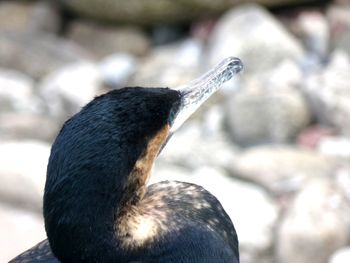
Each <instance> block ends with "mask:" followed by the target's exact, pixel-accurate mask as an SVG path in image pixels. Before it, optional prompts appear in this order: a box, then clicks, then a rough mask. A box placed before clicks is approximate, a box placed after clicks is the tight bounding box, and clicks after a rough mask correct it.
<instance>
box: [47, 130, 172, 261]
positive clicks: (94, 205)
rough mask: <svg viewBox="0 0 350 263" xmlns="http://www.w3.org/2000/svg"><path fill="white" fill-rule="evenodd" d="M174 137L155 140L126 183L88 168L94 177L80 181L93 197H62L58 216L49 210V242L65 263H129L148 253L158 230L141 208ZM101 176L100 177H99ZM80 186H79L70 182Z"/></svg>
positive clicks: (83, 194)
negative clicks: (144, 251)
mask: <svg viewBox="0 0 350 263" xmlns="http://www.w3.org/2000/svg"><path fill="white" fill-rule="evenodd" d="M168 135H169V126H168V125H166V126H164V128H162V129H161V130H160V131H159V132H158V133H156V134H155V135H154V136H153V137H152V138H150V139H149V140H148V143H147V146H146V148H145V149H144V151H143V152H142V154H141V155H140V156H139V158H138V159H137V160H136V162H135V163H134V165H133V168H132V169H131V172H130V173H129V174H128V175H126V176H124V177H123V178H122V179H121V181H120V182H119V181H116V178H113V176H111V175H110V174H107V172H108V170H110V169H103V170H104V171H102V172H101V169H100V170H99V169H96V170H94V168H91V167H88V168H89V169H88V172H89V173H88V174H85V175H83V176H80V177H79V178H80V182H79V183H84V184H85V185H89V190H88V191H87V190H86V189H83V190H82V191H81V192H67V193H66V194H68V195H72V196H61V198H62V200H63V201H59V202H56V206H60V207H59V208H58V209H57V207H56V208H55V210H54V212H53V213H50V211H51V208H46V213H45V223H46V230H47V233H48V238H49V241H50V245H51V246H52V248H53V251H54V253H55V254H56V256H58V258H59V259H60V260H61V261H67V262H71V261H72V260H73V261H89V262H93V261H94V260H97V259H99V258H100V259H101V258H103V259H106V260H102V261H106V262H108V261H115V260H118V262H124V260H126V259H129V258H130V257H132V254H133V253H134V252H133V251H137V250H139V249H141V248H142V246H143V244H144V243H145V242H146V241H147V240H148V239H149V237H150V236H152V235H153V234H152V233H154V229H155V227H156V226H155V225H154V221H153V220H152V219H151V218H147V217H145V216H144V214H143V212H142V208H141V207H140V203H141V201H142V199H143V197H144V195H145V192H146V184H147V181H148V178H149V176H150V173H151V170H152V166H153V163H154V161H155V158H156V157H157V155H158V153H159V150H160V148H161V146H162V145H163V143H164V142H165V141H166V138H167V137H168ZM121 160H122V161H123V158H121ZM97 173H99V176H98V177H94V174H97ZM117 179H118V178H117ZM118 180H119V179H118ZM74 183H77V182H73V181H72V182H70V184H74ZM62 190H63V191H62V193H60V194H61V195H63V194H64V189H62ZM50 198H57V191H55V195H52V196H50V195H49V194H48V195H47V196H46V202H47V205H48V206H49V203H50ZM72 199H75V200H74V201H73V202H72ZM64 200H68V201H67V203H66V202H65V201H64ZM56 201H57V200H56ZM44 208H45V207H44ZM44 210H45V209H44Z"/></svg>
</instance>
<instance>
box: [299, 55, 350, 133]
mask: <svg viewBox="0 0 350 263" xmlns="http://www.w3.org/2000/svg"><path fill="white" fill-rule="evenodd" d="M349 71H350V60H349V57H348V56H347V55H346V54H345V53H344V52H341V51H337V52H334V54H333V55H332V58H331V62H330V63H329V64H328V65H327V67H325V68H324V69H323V70H321V71H319V72H315V73H314V74H311V75H309V76H308V77H307V78H306V79H305V81H304V82H303V85H302V86H301V88H302V89H303V91H304V94H305V97H306V98H307V100H308V102H309V105H310V108H311V110H312V111H313V114H314V115H315V116H316V118H317V120H318V122H320V123H321V124H324V125H329V126H332V127H335V128H337V129H338V130H339V131H340V132H341V133H343V134H345V135H349V134H350V107H349V105H350V85H349V83H350V77H349V74H348V72H349Z"/></svg>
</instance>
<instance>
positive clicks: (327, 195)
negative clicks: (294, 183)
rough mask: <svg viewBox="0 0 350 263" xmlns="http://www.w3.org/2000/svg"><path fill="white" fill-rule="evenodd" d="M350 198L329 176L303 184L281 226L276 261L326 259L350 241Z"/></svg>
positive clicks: (295, 262)
mask: <svg viewBox="0 0 350 263" xmlns="http://www.w3.org/2000/svg"><path fill="white" fill-rule="evenodd" d="M349 215H350V202H349V199H347V197H346V195H345V193H344V192H343V191H342V189H341V188H340V187H339V185H337V184H336V183H335V182H334V181H332V180H330V179H327V178H326V179H325V178H323V179H320V178H319V179H314V180H311V181H310V182H308V183H307V184H306V185H304V187H303V189H302V191H301V192H300V193H299V194H298V195H297V196H296V198H295V200H294V201H293V202H292V205H291V207H290V208H289V210H288V211H287V212H286V214H285V215H284V218H283V221H282V223H281V225H280V227H279V230H278V241H277V249H276V250H277V262H281V263H289V262H290V263H292V262H293V263H309V262H313V263H325V262H329V261H328V260H329V258H330V256H331V255H332V254H333V253H334V252H335V251H336V250H337V249H339V248H341V247H343V246H345V245H347V244H348V240H349V234H350V231H349V229H350V216H349Z"/></svg>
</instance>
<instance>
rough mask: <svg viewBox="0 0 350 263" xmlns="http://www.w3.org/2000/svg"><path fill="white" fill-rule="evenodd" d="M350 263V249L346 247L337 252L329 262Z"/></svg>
mask: <svg viewBox="0 0 350 263" xmlns="http://www.w3.org/2000/svg"><path fill="white" fill-rule="evenodd" d="M348 262H350V247H344V248H341V249H339V250H337V251H336V252H335V253H334V254H333V255H332V257H331V259H330V260H329V263H348Z"/></svg>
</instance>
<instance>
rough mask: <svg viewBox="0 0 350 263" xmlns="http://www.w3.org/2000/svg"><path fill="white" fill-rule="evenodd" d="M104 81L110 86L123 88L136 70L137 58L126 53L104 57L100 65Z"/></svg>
mask: <svg viewBox="0 0 350 263" xmlns="http://www.w3.org/2000/svg"><path fill="white" fill-rule="evenodd" d="M98 68H99V72H100V75H101V78H102V81H103V83H104V84H105V85H106V86H108V87H113V88H122V87H124V86H126V85H127V83H128V81H129V79H130V78H131V76H132V75H133V74H134V73H135V72H136V68H137V61H136V58H135V57H133V56H131V55H129V54H126V53H116V54H113V55H110V56H108V57H106V58H105V59H103V60H102V61H101V62H100V63H99V65H98Z"/></svg>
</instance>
